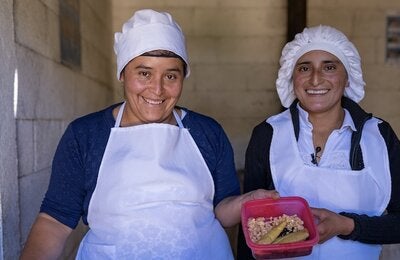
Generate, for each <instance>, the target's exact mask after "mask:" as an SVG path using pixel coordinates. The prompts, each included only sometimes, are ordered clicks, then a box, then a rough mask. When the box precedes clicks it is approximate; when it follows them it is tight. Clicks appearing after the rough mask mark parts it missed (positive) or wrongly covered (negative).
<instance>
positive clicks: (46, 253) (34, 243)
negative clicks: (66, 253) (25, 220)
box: [20, 213, 72, 260]
mask: <svg viewBox="0 0 400 260" xmlns="http://www.w3.org/2000/svg"><path fill="white" fill-rule="evenodd" d="M71 231H72V229H71V228H69V227H67V226H65V225H64V224H62V223H60V222H58V221H57V220H56V219H54V218H52V217H50V216H49V215H47V214H45V213H40V214H39V215H38V217H37V218H36V221H35V223H34V224H33V226H32V229H31V232H30V234H29V236H28V240H27V242H26V244H25V247H24V249H23V251H22V254H21V258H20V259H21V260H25V259H26V260H28V259H29V260H35V259H41V260H44V259H58V257H59V256H60V255H61V253H62V252H63V249H64V245H65V241H66V240H67V238H68V236H69V235H70V234H71Z"/></svg>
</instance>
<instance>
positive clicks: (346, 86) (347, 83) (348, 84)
mask: <svg viewBox="0 0 400 260" xmlns="http://www.w3.org/2000/svg"><path fill="white" fill-rule="evenodd" d="M349 86H350V81H349V80H347V82H346V85H345V86H344V88H348V87H349Z"/></svg>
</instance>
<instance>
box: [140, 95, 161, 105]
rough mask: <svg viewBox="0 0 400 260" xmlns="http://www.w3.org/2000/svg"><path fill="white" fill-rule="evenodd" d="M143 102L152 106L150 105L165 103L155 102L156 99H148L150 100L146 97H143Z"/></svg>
mask: <svg viewBox="0 0 400 260" xmlns="http://www.w3.org/2000/svg"><path fill="white" fill-rule="evenodd" d="M143 100H144V101H145V102H146V103H147V104H150V105H160V104H161V103H163V102H164V100H154V99H148V98H145V97H143Z"/></svg>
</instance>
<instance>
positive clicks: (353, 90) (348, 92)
mask: <svg viewBox="0 0 400 260" xmlns="http://www.w3.org/2000/svg"><path fill="white" fill-rule="evenodd" d="M313 50H322V51H326V52H329V53H331V54H333V55H335V56H336V57H337V58H338V59H339V60H340V61H341V62H342V63H343V65H344V67H345V68H346V71H347V75H348V78H349V86H348V87H346V88H345V91H344V95H345V96H346V97H348V98H350V99H352V100H353V101H355V102H357V103H358V102H359V101H360V100H362V99H363V97H364V86H365V82H364V80H363V76H362V70H361V58H360V55H359V54H358V51H357V49H356V48H355V46H354V45H353V44H352V43H351V42H350V41H349V40H348V39H347V37H346V36H345V35H344V34H343V33H342V32H340V31H338V30H336V29H335V28H333V27H330V26H325V25H320V26H316V27H310V28H305V29H304V31H303V32H302V33H298V34H297V35H296V36H295V38H294V40H293V41H291V42H289V43H287V44H286V45H285V47H284V48H283V50H282V56H281V58H280V60H279V63H280V65H281V67H280V69H279V72H278V79H277V80H276V89H277V92H278V95H279V98H280V100H281V103H282V105H283V106H284V107H289V106H290V105H291V104H292V102H293V101H294V100H295V98H296V96H295V94H294V90H293V78H292V76H293V70H294V66H295V64H296V62H297V60H298V59H299V58H300V57H301V56H302V55H303V54H305V53H307V52H309V51H313Z"/></svg>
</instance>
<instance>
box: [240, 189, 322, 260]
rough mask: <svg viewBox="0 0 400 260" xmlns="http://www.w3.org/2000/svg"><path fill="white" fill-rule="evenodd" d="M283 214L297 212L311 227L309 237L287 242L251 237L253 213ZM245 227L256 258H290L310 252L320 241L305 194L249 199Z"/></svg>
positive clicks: (266, 216) (260, 214)
mask: <svg viewBox="0 0 400 260" xmlns="http://www.w3.org/2000/svg"><path fill="white" fill-rule="evenodd" d="M283 214H286V215H294V214H296V215H297V216H298V217H299V218H301V219H302V220H303V222H304V227H305V228H307V229H308V232H309V237H308V238H307V240H305V241H301V242H293V243H285V244H257V243H254V242H253V241H251V239H250V235H249V231H248V228H247V222H248V219H249V218H250V217H254V218H257V217H265V218H269V217H279V216H281V215H283ZM241 218H242V219H241V220H242V228H243V233H244V236H245V238H246V243H247V245H248V247H249V248H250V249H251V251H252V253H253V256H254V257H255V258H256V259H273V258H287V257H296V256H305V255H309V254H311V252H312V248H313V246H314V245H315V244H317V243H318V241H319V236H318V232H317V228H316V224H315V222H314V217H313V215H312V214H311V210H310V207H309V206H308V203H307V201H306V200H305V199H303V198H301V197H295V196H293V197H282V198H279V199H259V200H251V201H247V202H245V203H244V204H243V207H242V215H241Z"/></svg>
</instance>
